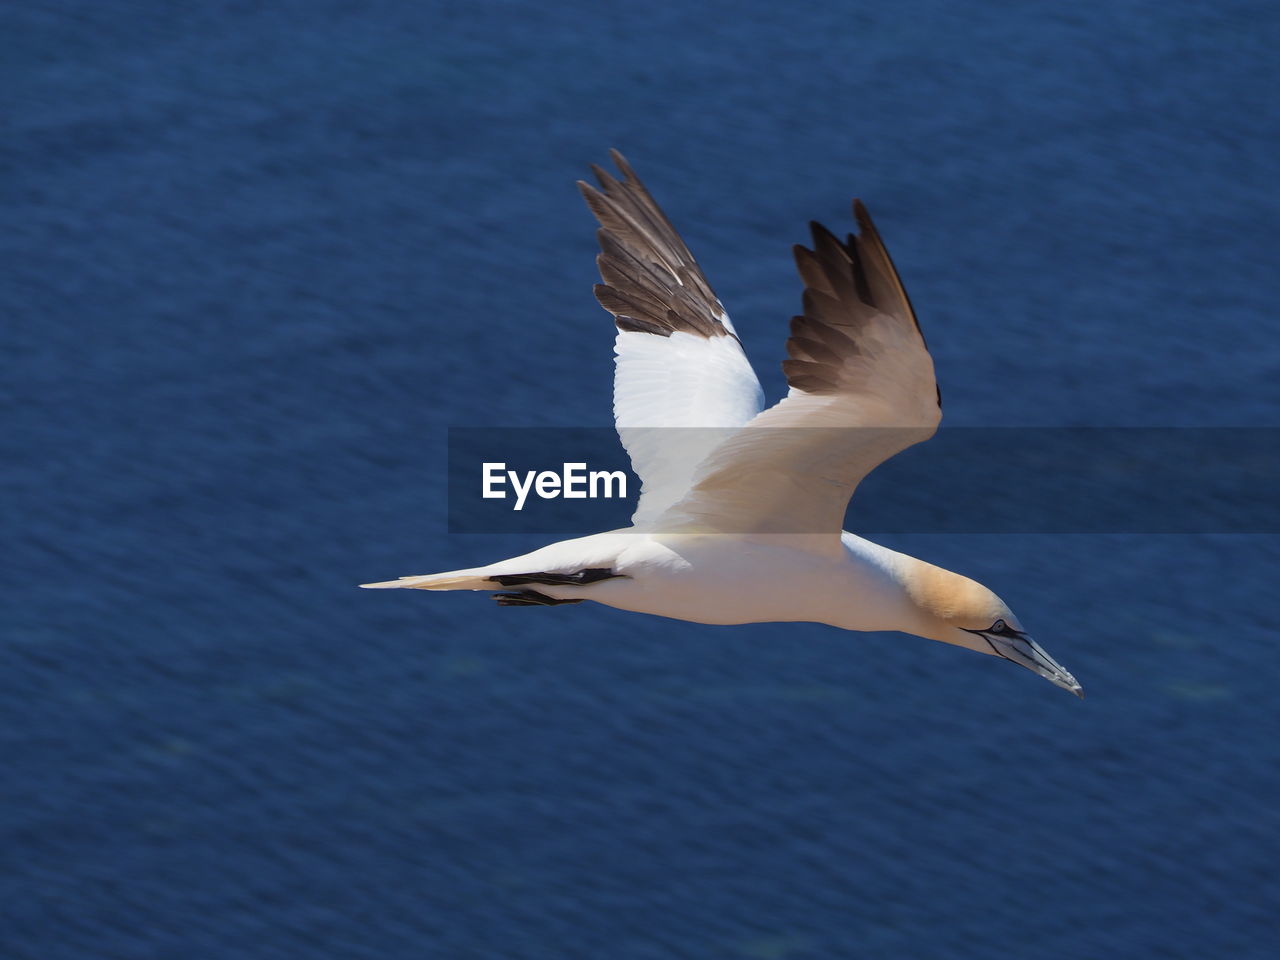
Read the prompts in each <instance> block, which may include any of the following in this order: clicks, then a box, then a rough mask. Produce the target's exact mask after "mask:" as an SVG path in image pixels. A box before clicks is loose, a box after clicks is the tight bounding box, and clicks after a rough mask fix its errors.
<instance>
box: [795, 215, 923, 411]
mask: <svg viewBox="0 0 1280 960" xmlns="http://www.w3.org/2000/svg"><path fill="white" fill-rule="evenodd" d="M853 215H854V217H855V219H856V220H857V221H858V233H857V234H856V235H855V234H850V235H849V238H848V240H847V241H846V242H844V243H842V242H841V241H840V240H838V239H837V238H836V237H835V235H834V234H832V233H831V231H830V230H828V229H827V228H826V227H824V226H822V224H820V223H810V224H809V230H810V233H811V234H812V236H813V249H812V250H810V249H808V248H807V247H803V246H800V245H799V244H797V245H796V246H795V247H794V253H795V258H796V268H797V270H799V272H800V279H801V280H802V281H804V295H803V301H802V302H803V310H804V313H803V315H801V316H798V317H794V318H792V320H791V337H790V339H789V340H788V341H787V354H788V359H787V360H784V361H783V364H782V369H783V372H784V373H785V374H786V376H787V383H788V384H789V385H790V386H792V387H794V388H796V389H797V390H803V391H804V392H806V393H816V394H829V393H837V392H839V391H840V389H841V385H842V378H841V371H842V367H843V366H844V364H845V361H846V360H848V359H849V358H851V357H852V356H855V355H857V354H859V353H861V352H862V351H861V348H860V347H859V345H858V342H859V339H860V334H861V333H862V331H863V330H864V329H865V328H866V325H867V324H868V323H869V322H870V321H871V319H872V318H873V317H875V316H877V315H880V314H884V315H887V316H889V317H892V318H894V319H895V320H898V321H900V322H902V323H910V324H912V325H913V326H914V327H915V330H916V332H917V333H919V335H920V340H921V343H922V344H923V343H924V333H923V332H922V331H921V330H920V322H919V320H918V319H917V318H916V314H915V310H914V309H913V308H912V306H911V300H910V299H909V298H908V297H907V291H906V289H905V288H904V287H903V285H902V280H901V278H900V277H899V276H898V271H897V270H896V269H895V268H894V265H893V261H892V260H891V259H890V257H889V251H888V250H887V249H885V245H884V241H883V240H881V239H880V234H879V232H878V231H877V230H876V228H875V224H874V223H873V222H872V220H871V215H870V214H868V213H867V209H866V207H864V206H863V205H862V202H861V201H860V200H854V201H853ZM925 349H928V345H927V344H925ZM937 396H938V406H939V407H941V406H942V391H941V390H940V389H939V390H938V392H937Z"/></svg>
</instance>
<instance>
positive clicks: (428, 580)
mask: <svg viewBox="0 0 1280 960" xmlns="http://www.w3.org/2000/svg"><path fill="white" fill-rule="evenodd" d="M485 569H486V568H485V567H473V568H472V569H470V570H450V571H448V572H447V573H429V574H427V575H426V576H422V577H401V578H400V579H399V580H383V581H382V582H381V583H362V584H360V586H362V587H364V588H366V589H368V590H392V589H408V590H492V589H493V588H494V582H493V581H492V580H490V579H489V578H488V577H486V576H485Z"/></svg>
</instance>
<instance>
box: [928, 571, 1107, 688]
mask: <svg viewBox="0 0 1280 960" xmlns="http://www.w3.org/2000/svg"><path fill="white" fill-rule="evenodd" d="M903 586H904V587H905V588H906V591H907V596H908V597H909V598H910V600H911V604H912V607H913V610H914V612H915V614H916V620H917V627H918V629H916V630H914V631H913V632H914V633H916V634H918V635H919V636H922V637H928V638H929V639H930V640H941V641H942V642H943V643H953V644H955V645H956V646H960V647H968V648H969V649H970V650H977V651H978V652H980V653H988V654H993V655H995V656H998V657H1004V659H1006V660H1012V661H1013V662H1014V663H1016V664H1018V665H1020V666H1023V667H1026V668H1027V669H1028V670H1032V671H1034V672H1035V673H1038V674H1039V675H1040V676H1042V677H1044V678H1045V679H1046V680H1048V681H1049V682H1050V683H1054V684H1056V685H1057V686H1059V687H1062V689H1064V690H1068V691H1070V692H1071V693H1074V694H1075V695H1076V696H1077V697H1084V688H1083V687H1081V686H1080V683H1079V681H1077V680H1076V678H1075V677H1073V676H1072V675H1071V674H1070V673H1069V672H1068V671H1067V670H1066V669H1065V668H1064V667H1063V666H1062V665H1061V664H1059V663H1058V662H1057V661H1056V660H1054V659H1053V657H1051V656H1049V654H1048V653H1046V652H1045V651H1044V649H1043V648H1042V647H1041V646H1040V645H1039V644H1038V643H1036V642H1035V641H1034V640H1032V639H1031V638H1030V637H1029V636H1027V635H1026V633H1025V632H1024V631H1023V629H1022V624H1021V623H1020V622H1019V621H1018V618H1017V617H1016V616H1014V614H1013V611H1012V610H1010V609H1009V606H1008V604H1006V603H1005V602H1004V601H1003V600H1001V599H1000V598H999V597H997V596H996V595H995V594H994V593H993V592H991V591H990V590H988V589H987V588H986V587H984V586H983V585H982V584H980V583H978V582H977V581H976V580H970V579H969V578H968V577H962V576H961V575H960V574H958V573H952V572H951V571H950V570H943V569H942V568H941V567H935V566H934V565H933V564H929V563H925V562H923V561H921V560H916V561H914V562H913V563H911V564H910V565H909V566H908V568H907V569H906V570H905V571H904V576H903Z"/></svg>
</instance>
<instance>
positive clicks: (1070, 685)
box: [983, 633, 1084, 700]
mask: <svg viewBox="0 0 1280 960" xmlns="http://www.w3.org/2000/svg"><path fill="white" fill-rule="evenodd" d="M983 636H984V637H985V638H986V640H987V642H988V643H989V644H991V649H993V650H995V652H996V653H998V654H999V655H1000V656H1002V657H1004V658H1005V659H1006V660H1012V661H1013V662H1014V663H1016V664H1019V665H1020V666H1024V667H1026V668H1027V669H1028V670H1032V671H1034V672H1035V673H1038V674H1040V676H1042V677H1044V678H1045V679H1046V680H1048V681H1049V682H1050V683H1053V684H1056V685H1057V686H1059V687H1061V688H1062V689H1063V690H1067V691H1070V692H1071V693H1074V694H1075V695H1076V696H1077V697H1079V698H1080V699H1081V700H1083V699H1084V687H1082V686H1080V681H1078V680H1077V679H1076V678H1075V677H1073V676H1072V675H1071V674H1070V673H1068V672H1067V671H1066V670H1065V669H1064V668H1063V666H1062V664H1060V663H1058V661H1057V660H1055V659H1053V657H1051V656H1049V654H1047V653H1045V652H1044V648H1043V647H1041V646H1040V644H1038V643H1036V642H1035V641H1034V640H1032V639H1031V638H1030V637H1024V636H1018V637H1000V636H995V635H994V634H989V633H984V634H983Z"/></svg>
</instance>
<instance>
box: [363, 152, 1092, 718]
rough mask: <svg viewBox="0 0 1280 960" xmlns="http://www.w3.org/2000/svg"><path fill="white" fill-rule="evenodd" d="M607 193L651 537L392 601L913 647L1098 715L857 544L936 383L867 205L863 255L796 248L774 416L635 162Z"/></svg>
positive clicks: (931, 414) (1008, 639) (623, 420)
mask: <svg viewBox="0 0 1280 960" xmlns="http://www.w3.org/2000/svg"><path fill="white" fill-rule="evenodd" d="M614 160H615V162H617V164H618V166H619V168H620V169H621V170H622V172H623V174H624V179H623V180H621V181H620V180H617V179H615V178H614V177H612V176H611V175H610V174H607V173H605V172H604V171H602V170H599V169H597V170H596V175H597V177H598V178H599V180H600V183H601V186H602V188H603V192H600V191H597V190H595V189H594V188H592V187H589V186H587V185H586V184H582V187H583V193H584V195H585V196H586V199H587V203H588V205H589V206H590V208H591V210H592V212H593V213H595V215H596V217H597V219H598V220H599V221H600V224H601V230H600V231H599V234H598V237H599V240H600V246H601V251H602V252H601V254H600V257H599V258H598V261H597V262H598V264H599V267H600V273H601V276H602V278H603V279H604V281H605V283H604V284H601V285H599V286H597V288H596V296H597V298H598V299H599V301H600V303H601V304H602V305H603V306H604V307H605V308H606V309H607V310H609V311H610V312H611V313H613V314H614V317H615V320H616V324H617V327H618V333H617V341H616V344H615V348H614V349H615V354H616V356H617V373H616V378H615V384H614V414H615V420H616V422H617V427H618V432H619V435H620V436H621V439H622V442H623V444H624V446H625V447H626V448H627V452H628V453H629V454H630V456H631V460H632V464H633V466H634V467H635V470H636V472H637V473H638V474H640V476H641V478H642V480H643V491H642V494H641V497H640V502H639V503H638V505H637V508H636V513H635V515H634V517H633V518H632V523H633V525H632V527H630V528H627V529H625V530H617V531H611V532H607V533H600V534H596V535H594V536H590V537H582V538H578V539H574V540H565V541H561V542H559V543H553V544H550V545H548V546H546V547H543V548H541V549H539V550H535V551H533V552H532V553H529V554H525V555H523V556H519V557H512V558H510V559H507V560H502V561H499V562H497V563H492V564H488V565H485V566H482V567H475V568H471V569H467V570H456V571H451V572H448V573H441V574H431V575H428V576H420V577H402V578H401V579H399V580H392V581H387V582H383V583H374V584H365V586H368V587H377V588H411V589H420V590H486V591H494V592H495V597H496V598H497V600H498V602H499V603H500V604H502V605H505V606H554V605H558V604H566V603H580V602H582V601H584V600H594V601H596V602H599V603H603V604H606V605H608V606H612V607H617V608H619V609H622V610H630V611H633V612H636V613H647V614H653V615H657V616H663V617H671V618H675V619H678V620H688V621H692V622H695V623H708V624H741V623H757V622H772V621H778V622H797V621H808V622H817V623H825V624H830V625H832V626H836V627H840V628H843V629H846V630H859V631H881V630H885V631H888V630H895V631H901V632H904V633H910V634H915V635H917V636H921V637H926V638H929V639H933V640H940V641H943V642H946V643H951V644H955V645H957V646H963V647H967V648H969V649H972V650H977V651H979V652H982V653H988V654H995V655H998V656H1001V657H1004V658H1005V659H1008V660H1012V661H1014V662H1015V663H1019V664H1021V665H1023V666H1025V667H1028V668H1029V669H1032V670H1034V671H1035V672H1036V673H1039V674H1040V675H1041V676H1044V677H1046V678H1047V679H1049V680H1051V681H1052V682H1053V683H1055V684H1057V685H1058V686H1061V687H1063V688H1064V689H1067V690H1070V691H1071V692H1073V693H1077V694H1080V695H1082V693H1081V688H1080V685H1079V683H1077V682H1076V680H1075V678H1074V677H1072V676H1071V674H1070V673H1068V672H1067V671H1066V670H1064V669H1063V668H1062V667H1061V666H1060V665H1059V664H1058V663H1056V662H1055V661H1054V660H1053V658H1052V657H1050V656H1049V655H1048V654H1047V653H1045V652H1044V650H1042V649H1041V648H1040V647H1039V646H1038V645H1037V644H1036V643H1035V642H1034V641H1033V640H1031V638H1030V637H1028V636H1026V634H1025V633H1023V631H1022V629H1021V627H1020V625H1019V624H1018V621H1017V619H1016V618H1015V617H1014V615H1013V614H1012V612H1011V611H1010V610H1009V608H1008V607H1007V606H1006V605H1005V604H1004V602H1003V601H1001V600H1000V598H999V597H997V596H996V595H995V594H994V593H992V592H991V591H990V590H988V589H987V588H986V587H984V586H982V585H981V584H978V583H976V582H975V581H973V580H970V579H968V578H967V577H963V576H961V575H959V574H956V573H952V572H950V571H947V570H943V569H941V568H939V567H936V566H933V565H931V564H928V563H925V562H924V561H921V560H918V559H916V558H914V557H909V556H907V555H905V554H901V553H897V552H895V551H893V550H889V549H887V548H885V547H882V546H879V545H877V544H874V543H872V542H870V541H868V540H864V539H862V538H861V537H858V536H855V535H854V534H851V533H848V532H846V531H844V530H842V529H841V526H842V522H843V519H844V513H845V509H846V505H847V503H848V500H849V497H850V496H851V495H852V494H853V491H854V489H855V488H856V487H857V485H858V482H859V481H860V480H861V479H862V477H864V476H865V475H866V474H867V473H868V472H870V471H871V470H872V469H874V468H875V466H877V465H878V464H879V463H881V462H883V461H884V460H886V459H888V458H889V457H891V456H893V455H894V454H895V453H897V452H898V451H900V450H902V449H904V448H905V447H907V446H910V445H911V444H913V443H918V442H920V441H922V440H926V439H928V438H929V437H930V436H932V435H933V433H934V431H935V430H936V428H937V425H938V421H939V419H940V415H941V410H940V408H941V394H940V393H939V391H938V388H937V385H936V383H935V380H934V374H933V363H932V360H931V359H930V357H929V353H928V350H927V348H926V347H925V343H924V338H923V335H922V334H921V332H920V328H919V324H918V323H917V321H916V318H915V313H914V311H913V310H912V308H911V304H910V301H909V300H908V299H907V296H906V291H905V290H904V289H903V287H902V284H901V281H900V280H899V279H898V274H897V271H896V270H895V269H894V267H893V264H892V261H890V259H889V256H888V253H887V251H886V250H885V248H884V245H883V243H882V242H881V240H880V237H879V235H878V233H877V232H876V230H875V227H874V226H873V225H872V223H871V219H870V217H869V216H868V215H867V213H866V210H865V209H864V208H863V207H862V205H861V204H860V203H858V202H857V201H855V202H854V213H855V216H856V218H857V220H858V223H859V226H860V232H859V233H858V234H857V235H850V236H849V238H848V241H847V242H841V241H839V240H837V239H836V238H835V237H834V236H832V235H831V234H830V233H829V232H828V231H826V230H825V229H824V228H822V227H820V226H818V225H817V224H813V225H812V229H813V240H814V248H813V249H812V250H809V249H806V248H804V247H797V248H796V260H797V265H798V267H799V270H800V274H801V277H802V279H803V280H804V282H805V291H804V313H803V315H802V316H798V317H796V318H795V319H794V320H793V321H792V332H791V337H790V339H789V340H788V343H787V351H788V354H789V359H788V360H787V361H785V362H784V364H783V370H784V372H785V373H786V375H787V381H788V384H789V386H790V392H789V393H788V395H787V397H786V398H784V399H783V400H782V401H780V402H779V403H777V404H775V405H774V406H773V407H770V408H768V409H764V397H763V394H762V392H761V390H760V384H759V381H758V380H757V379H756V376H755V373H754V371H752V369H751V366H750V364H749V363H748V362H747V359H746V356H745V354H744V353H743V352H742V348H741V343H740V341H739V339H738V336H737V333H736V331H735V330H734V327H733V325H732V323H731V322H730V321H729V318H728V315H727V313H726V312H725V310H724V307H723V306H722V305H721V303H720V301H719V300H718V299H717V298H716V296H715V294H714V293H712V291H711V288H710V286H709V285H708V284H707V282H706V279H705V278H704V277H703V276H702V273H701V270H700V269H699V268H698V266H697V264H696V262H695V261H694V260H693V257H692V255H691V254H690V253H689V251H688V248H687V247H685V245H684V242H683V241H682V240H681V239H680V237H679V235H678V234H677V233H676V232H675V229H674V228H673V227H672V226H671V224H670V222H669V221H668V220H667V219H666V216H665V215H664V214H663V213H662V211H661V209H660V208H659V207H658V206H657V204H656V203H655V202H654V201H653V199H652V197H650V196H649V194H648V192H647V191H646V190H645V188H644V186H643V185H642V184H641V183H640V181H639V179H638V178H637V177H636V176H635V174H634V173H633V172H632V171H631V169H630V167H628V166H627V164H626V161H625V160H624V159H623V158H622V157H621V155H620V154H617V153H616V152H615V153H614Z"/></svg>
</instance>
